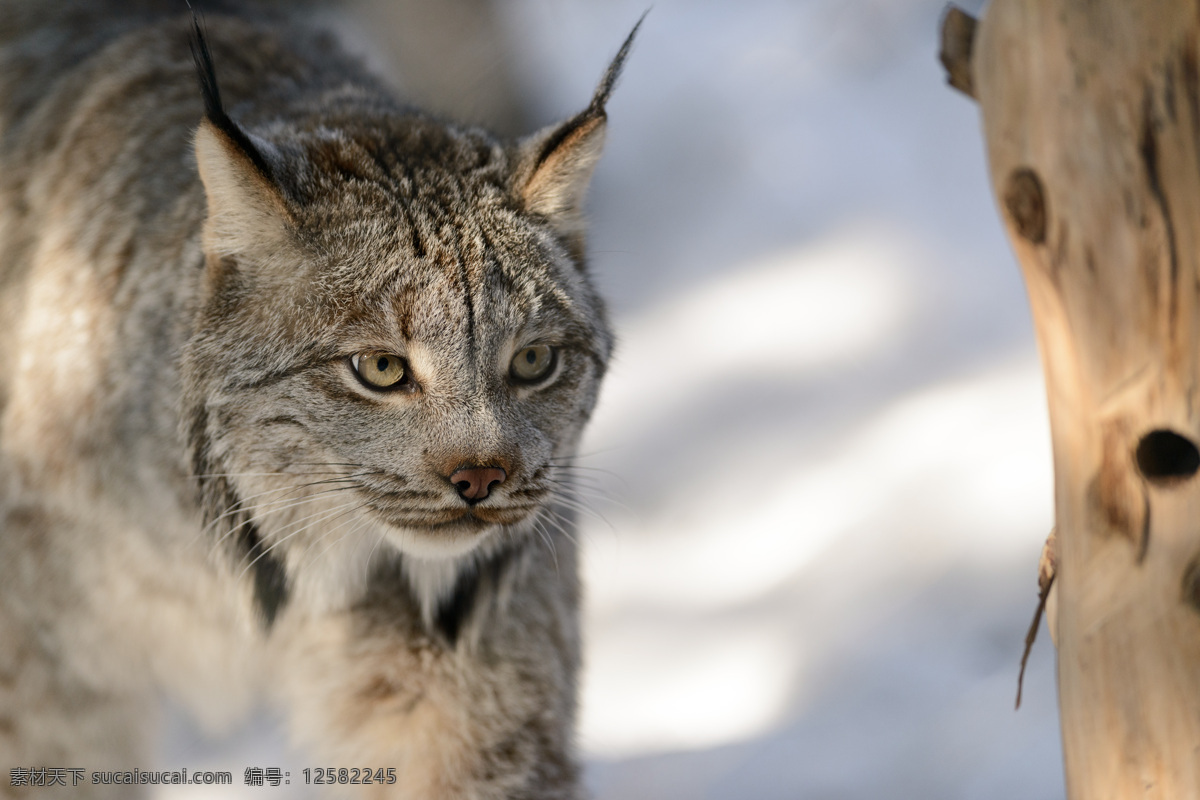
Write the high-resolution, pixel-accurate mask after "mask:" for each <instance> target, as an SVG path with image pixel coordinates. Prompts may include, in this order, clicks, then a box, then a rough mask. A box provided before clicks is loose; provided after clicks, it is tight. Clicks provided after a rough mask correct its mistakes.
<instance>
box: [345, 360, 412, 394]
mask: <svg viewBox="0 0 1200 800" xmlns="http://www.w3.org/2000/svg"><path fill="white" fill-rule="evenodd" d="M350 363H351V364H352V365H353V366H354V371H355V372H356V373H358V377H359V378H360V379H361V380H362V382H363V383H365V384H366V385H367V386H369V387H370V388H372V389H399V388H401V387H402V386H406V385H407V384H408V383H409V381H408V380H407V379H408V367H407V365H406V364H405V363H404V359H402V358H401V357H400V356H398V355H396V354H395V353H359V354H357V355H353V356H351V357H350Z"/></svg>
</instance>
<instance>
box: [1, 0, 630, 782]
mask: <svg viewBox="0 0 1200 800" xmlns="http://www.w3.org/2000/svg"><path fill="white" fill-rule="evenodd" d="M42 8H43V4H40V3H9V4H0V765H3V766H4V768H5V774H4V775H3V776H0V797H8V796H13V797H16V796H21V795H20V794H19V790H17V789H14V788H12V787H10V786H8V774H7V768H8V766H9V765H17V766H43V765H45V766H55V765H63V766H81V767H86V768H93V769H101V768H119V767H142V768H145V767H147V766H149V764H148V760H149V755H148V752H149V751H148V750H147V749H146V747H147V743H148V742H149V741H150V740H151V739H152V738H153V736H152V732H153V724H154V706H155V697H156V695H157V693H158V691H160V690H163V691H167V692H169V693H172V694H173V695H174V696H176V697H177V698H178V699H179V700H181V701H182V702H183V703H184V704H186V705H188V706H190V707H191V708H193V709H194V710H195V711H196V713H197V715H198V716H199V717H200V718H201V719H202V721H204V722H206V723H207V724H209V725H210V726H213V727H217V728H219V727H220V726H221V725H224V724H228V723H229V722H230V721H231V720H233V719H236V718H237V715H238V714H239V713H241V712H242V711H244V710H245V708H246V707H247V706H250V705H253V704H254V702H256V701H257V700H259V699H263V698H269V699H270V700H271V701H272V702H276V703H279V704H280V705H281V707H282V708H283V709H284V711H285V713H286V714H287V716H288V718H289V721H290V725H291V730H292V733H293V735H294V737H295V738H296V739H297V741H299V742H301V743H303V744H305V745H307V746H309V747H310V748H311V749H312V753H313V755H314V756H315V757H317V758H318V759H319V763H322V764H331V765H335V766H346V767H355V766H367V765H371V766H383V767H386V766H394V767H396V768H397V776H398V778H399V781H398V783H397V784H396V785H395V786H392V787H387V789H386V793H385V794H378V793H376V794H371V793H370V792H367V795H364V796H368V795H369V796H372V797H375V796H380V797H382V796H387V797H414V798H415V797H421V798H427V797H428V798H451V797H454V798H460V797H462V798H502V797H522V798H543V797H544V798H551V797H553V798H571V797H577V796H579V793H580V789H579V785H578V774H579V769H578V764H577V761H576V757H575V755H574V749H573V746H572V729H573V724H574V716H575V692H576V674H577V669H578V664H579V629H578V593H579V587H578V582H577V575H576V552H575V547H574V543H573V540H572V538H571V537H570V535H569V527H567V526H569V525H570V513H569V510H568V509H569V508H570V507H572V506H573V505H574V504H575V501H574V500H573V498H572V495H571V490H570V484H571V470H570V462H571V458H572V455H573V453H574V449H575V446H576V443H577V441H578V439H579V436H580V433H581V430H582V427H583V425H584V424H585V423H586V421H587V418H588V416H589V414H590V413H591V410H592V407H593V405H594V403H595V399H596V393H597V390H598V386H599V382H600V379H601V377H602V375H603V373H604V370H605V365H606V363H607V361H608V358H609V354H610V351H611V347H612V337H611V334H610V333H609V329H608V327H607V324H606V322H605V316H604V309H603V305H602V303H601V301H600V299H599V298H598V297H597V295H596V293H595V291H594V289H593V287H592V284H591V283H590V281H589V279H588V276H587V272H586V269H585V265H584V263H583V252H584V249H583V240H582V227H581V208H580V205H581V202H582V197H583V192H584V189H585V187H586V184H587V181H588V179H589V177H590V174H591V170H592V168H593V166H594V164H595V160H596V158H597V157H598V155H599V150H600V146H601V143H602V141H603V131H604V124H605V113H604V102H605V100H606V99H607V96H608V93H609V92H610V91H611V88H612V85H613V83H614V81H615V79H616V76H617V73H618V72H619V69H620V65H621V61H622V60H623V59H624V55H625V53H626V52H627V50H628V42H627V43H626V46H625V47H624V48H623V49H622V51H621V54H620V56H619V57H618V59H617V60H616V61H615V62H614V65H613V67H611V68H610V70H609V73H608V74H606V75H605V77H604V79H603V81H602V83H601V86H600V89H598V90H597V93H596V96H595V99H594V100H593V102H592V104H591V105H590V106H589V107H588V108H587V109H586V110H585V111H584V112H582V113H581V114H579V115H577V116H576V117H574V118H572V119H571V120H568V121H567V122H565V123H563V124H562V125H560V126H555V127H552V128H550V129H547V130H545V131H542V132H540V133H537V134H534V135H532V136H530V137H528V138H526V139H524V140H519V141H516V142H506V141H501V140H498V139H496V138H494V137H492V136H491V135H489V134H487V133H486V132H484V131H481V130H477V129H471V128H461V127H456V126H454V125H449V124H446V123H444V122H441V121H439V120H435V119H433V118H430V117H428V116H426V115H423V114H422V113H420V112H419V111H416V110H414V109H411V108H408V107H405V106H404V105H402V104H401V103H398V102H397V101H396V100H395V99H393V98H392V97H391V96H390V95H389V94H388V92H387V91H386V89H385V88H384V87H383V86H382V85H381V84H380V83H379V82H378V81H376V80H375V79H374V78H372V77H371V76H370V75H368V74H366V73H365V72H364V71H363V70H362V69H361V68H360V67H359V65H358V64H357V63H355V62H354V61H353V60H351V59H349V58H347V57H345V56H343V55H341V54H340V52H339V51H338V49H337V47H336V46H335V44H334V43H333V42H332V40H331V39H330V38H328V37H326V36H324V35H322V34H320V33H319V32H312V31H309V30H307V29H305V28H304V27H303V26H302V25H300V24H299V23H295V22H291V21H288V20H284V19H269V18H267V17H266V16H260V17H258V18H249V17H242V16H234V15H228V14H218V13H210V14H209V16H208V17H207V18H206V19H205V20H204V28H205V30H206V31H207V40H208V45H209V46H210V48H211V58H212V64H213V66H214V74H215V76H216V80H217V82H218V83H219V92H220V100H218V101H217V102H216V105H215V106H214V105H213V103H212V102H210V103H209V106H208V111H207V116H206V111H205V105H204V104H203V103H202V100H201V94H200V91H199V89H198V88H197V81H196V74H195V69H194V66H193V63H192V57H191V52H190V50H189V22H190V21H189V20H188V18H187V16H186V15H185V14H181V13H178V11H176V10H175V4H174V3H162V4H159V3H155V2H149V0H147V1H146V2H136V3H133V2H126V3H117V2H112V3H107V2H97V1H96V0H92V1H91V2H87V3H80V4H78V5H69V4H68V5H66V6H64V7H61V8H58V9H56V11H55V13H53V14H49V13H46V12H45V11H43V10H42ZM201 62H203V58H201ZM210 100H211V98H210ZM214 108H215V109H216V110H215V111H214ZM222 116H223V117H224V119H222ZM534 343H544V344H552V345H554V346H555V347H557V348H558V362H557V367H556V368H555V372H554V374H553V375H552V376H551V377H550V378H549V379H548V380H547V381H546V382H545V383H544V384H542V385H537V386H526V385H522V384H519V383H515V382H514V381H513V380H511V379H509V377H508V364H509V360H510V359H511V358H512V357H513V355H514V353H516V352H517V351H519V350H520V349H521V348H523V347H525V346H528V345H530V344H534ZM363 352H379V353H390V354H397V355H399V356H402V357H404V358H406V359H407V361H408V364H409V366H410V368H411V375H412V381H411V383H409V384H405V387H406V388H405V389H404V390H402V391H394V392H386V393H385V392H378V391H375V390H372V389H370V388H369V387H368V386H367V385H366V384H364V383H363V382H362V381H361V380H360V379H358V378H356V376H355V372H354V368H353V367H352V366H351V360H350V357H351V356H352V355H355V354H357V353H363ZM469 464H481V465H483V464H486V465H489V466H493V467H501V468H503V469H504V470H505V472H506V474H507V479H506V480H505V481H504V482H503V484H500V485H499V486H498V487H496V488H495V489H494V490H493V492H492V493H491V494H490V495H489V497H488V498H487V499H486V500H485V501H483V502H480V503H478V505H475V506H471V507H470V508H469V509H468V506H467V505H466V504H465V502H464V501H463V500H462V499H461V498H459V497H458V495H457V494H456V492H455V489H454V486H453V485H452V484H451V483H450V482H449V480H448V479H447V477H446V476H447V475H449V474H450V473H451V472H452V471H453V470H454V469H455V468H457V467H461V466H463V465H469ZM468 510H469V511H470V514H468V515H467V516H462V514H463V513H464V512H466V511H468ZM564 528H565V529H566V530H564ZM82 788H83V787H81V789H82ZM107 788H108V789H110V790H115V789H119V790H120V791H110V792H109V793H107V794H106V793H105V791H104V789H105V787H91V786H89V787H87V791H83V792H77V793H76V795H73V796H85V795H86V796H91V797H110V796H111V797H122V798H127V797H130V796H132V795H131V793H130V791H129V788H130V787H107ZM374 788H375V789H376V790H378V789H379V787H374Z"/></svg>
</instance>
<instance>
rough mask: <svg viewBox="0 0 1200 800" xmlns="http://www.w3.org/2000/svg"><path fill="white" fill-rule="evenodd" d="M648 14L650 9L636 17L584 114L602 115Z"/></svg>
mask: <svg viewBox="0 0 1200 800" xmlns="http://www.w3.org/2000/svg"><path fill="white" fill-rule="evenodd" d="M649 13H650V9H646V10H645V11H643V12H642V16H640V17H638V21H637V24H636V25H634V26H633V30H631V31H630V32H629V35H628V36H626V37H625V42H624V43H623V44H622V45H621V49H620V50H618V51H617V54H616V56H614V57H613V60H612V63H611V64H609V65H608V69H607V70H605V72H604V77H603V78H601V79H600V85H599V86H597V87H596V93H595V94H594V95H593V96H592V102H591V104H590V105H589V106H588V108H587V111H586V112H584V113H586V114H592V115H602V114H603V113H604V106H605V104H607V103H608V98H609V96H610V95H612V92H613V89H614V88H616V85H617V80H618V79H619V78H620V77H621V70H623V69H624V68H625V58H626V57H627V56H628V55H629V50H630V48H632V47H633V40H634V38H636V37H637V32H638V29H639V28H641V27H642V23H643V22H645V21H646V15H647V14H649Z"/></svg>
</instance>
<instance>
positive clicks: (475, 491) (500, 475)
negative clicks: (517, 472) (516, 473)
mask: <svg viewBox="0 0 1200 800" xmlns="http://www.w3.org/2000/svg"><path fill="white" fill-rule="evenodd" d="M507 477H508V473H506V472H505V471H504V470H502V469H500V467H463V468H462V469H458V470H455V471H454V472H453V474H451V475H450V482H451V483H453V484H454V488H455V489H457V490H458V494H459V496H460V497H462V499H463V500H466V501H467V502H468V503H472V504H474V503H477V502H479V501H480V500H482V499H483V498H485V497H487V496H488V492H489V491H490V490H491V488H492V487H493V486H498V485H499V484H501V483H504V479H505V478H507Z"/></svg>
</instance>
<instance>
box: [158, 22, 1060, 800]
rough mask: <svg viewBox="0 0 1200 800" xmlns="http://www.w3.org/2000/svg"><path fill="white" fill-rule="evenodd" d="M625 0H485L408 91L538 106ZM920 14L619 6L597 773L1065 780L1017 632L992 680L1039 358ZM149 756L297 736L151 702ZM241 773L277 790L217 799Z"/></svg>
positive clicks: (1018, 793)
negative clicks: (163, 735) (448, 55)
mask: <svg viewBox="0 0 1200 800" xmlns="http://www.w3.org/2000/svg"><path fill="white" fill-rule="evenodd" d="M981 4H982V3H981V2H980V1H979V0H977V1H976V2H965V3H962V5H964V6H965V7H966V8H967V10H969V11H972V12H976V13H977V12H979V10H980V6H981ZM403 5H404V4H403V3H402V4H400V5H396V4H394V3H389V2H388V0H377V1H376V3H375V8H374V12H373V13H375V17H374V21H373V22H371V23H370V24H369V25H368V27H371V28H372V29H374V30H375V31H376V32H377V33H383V34H384V37H383V38H385V39H387V38H388V37H387V36H386V31H387V30H388V29H389V28H388V27H387V25H385V24H384V21H387V20H390V22H388V24H394V25H397V26H401V28H402V29H403V31H404V32H403V33H398V34H397V35H396V36H395V37H393V38H392V39H391V40H390V41H391V45H392V47H393V49H394V52H393V56H395V51H397V50H398V51H404V46H405V42H410V43H412V42H415V44H413V45H412V46H413V47H418V46H419V43H420V42H421V41H424V42H425V43H426V46H427V47H436V37H433V36H430V35H427V33H426V32H425V31H423V29H422V28H421V27H420V25H412V26H405V25H404V22H403V19H404V17H403V15H402V13H401V12H402V10H403V9H402V8H401V6H403ZM409 5H411V3H409ZM646 5H647V0H604V2H599V0H501V2H498V3H496V4H494V13H495V15H496V16H495V18H494V20H493V21H492V25H493V28H492V29H493V30H494V29H498V30H499V31H501V32H502V34H503V35H502V41H500V42H499V43H496V42H492V43H491V45H490V49H489V47H484V46H480V47H473V48H471V52H472V53H473V54H474V58H473V60H472V59H470V58H465V57H464V58H463V59H459V60H457V61H455V63H454V69H457V70H458V72H457V74H453V75H451V77H453V78H454V79H455V80H456V81H457V85H459V86H467V87H468V88H470V87H472V86H474V87H476V89H478V88H479V87H483V89H484V91H483V92H482V95H478V92H477V95H478V96H480V97H482V98H483V99H482V100H480V99H478V97H477V98H476V100H474V101H472V100H471V99H470V97H468V96H466V95H465V94H464V95H463V96H449V95H447V94H446V93H445V91H444V90H443V89H439V88H438V86H436V85H433V84H428V85H426V86H424V87H422V86H420V85H418V84H419V81H418V82H416V83H415V84H414V86H415V87H416V88H415V90H414V93H415V94H417V95H418V96H420V95H421V92H422V91H425V92H427V93H428V92H434V94H432V95H430V97H433V98H438V97H441V98H447V97H449V100H448V101H447V102H448V104H449V105H454V103H458V105H459V107H460V108H461V107H463V106H464V105H465V106H466V107H467V108H468V109H469V108H471V107H472V103H474V104H475V106H476V107H478V109H479V111H480V114H481V115H483V116H487V115H488V114H489V113H491V114H493V118H494V119H499V118H498V117H495V112H494V111H489V110H488V109H487V108H484V107H483V106H486V105H487V102H488V99H489V98H492V99H494V98H495V97H496V96H500V95H502V94H503V92H504V91H508V90H511V91H512V92H513V93H514V96H516V97H519V98H521V99H523V101H524V103H525V106H524V110H523V112H522V114H523V117H524V120H525V122H526V123H529V124H532V125H534V126H537V125H541V124H545V123H548V122H550V121H553V120H555V119H558V118H561V117H564V116H566V115H568V114H570V113H573V112H574V111H576V110H578V109H580V108H582V106H583V105H584V104H586V102H587V100H588V98H589V96H590V93H591V91H592V88H593V86H594V85H595V82H596V80H597V79H598V77H599V75H600V73H601V71H602V69H603V67H604V65H605V64H606V63H607V61H608V59H609V58H610V57H611V55H612V54H613V52H615V50H616V48H617V46H618V45H619V44H620V42H621V40H622V39H623V38H624V36H625V34H626V33H627V32H628V30H629V28H630V27H631V26H632V24H633V23H634V22H635V21H636V19H637V18H638V16H639V15H641V13H642V12H643V11H644V10H645V8H646ZM941 10H942V2H941V0H739V2H718V1H717V0H656V2H655V3H654V7H653V10H652V11H651V13H650V15H649V16H648V17H647V19H646V23H645V25H644V26H643V29H642V32H641V35H640V38H639V40H638V43H637V46H636V48H635V50H634V53H633V55H632V57H631V58H630V61H629V63H628V67H627V70H626V73H625V77H624V80H623V81H622V83H621V85H620V87H619V89H618V91H617V92H616V95H615V97H614V99H613V100H612V102H611V103H610V105H609V114H610V129H609V139H608V150H607V153H606V155H605V158H604V161H603V162H602V163H601V166H600V168H599V170H598V173H597V176H596V181H595V184H594V191H593V193H592V195H591V201H590V203H591V209H592V217H593V220H594V222H593V228H592V230H593V237H592V239H591V244H592V263H593V268H594V271H595V274H596V275H597V279H598V281H599V283H600V285H601V286H602V288H603V290H604V293H605V294H606V295H607V296H608V297H609V298H610V300H611V310H612V312H613V319H614V322H615V324H616V327H617V329H618V331H619V334H620V350H619V354H618V357H617V359H616V362H615V365H614V367H613V369H612V371H611V373H610V377H609V378H608V381H607V385H606V389H605V392H604V395H603V398H602V401H601V405H600V407H599V409H598V411H597V414H596V416H595V420H594V423H593V425H592V427H591V431H590V434H589V436H588V439H587V442H586V443H585V445H584V448H583V452H584V453H585V454H587V457H586V458H585V459H584V460H583V462H582V463H583V464H585V465H587V466H589V467H594V468H596V469H597V470H599V471H598V472H596V473H595V476H596V483H597V489H596V492H595V496H592V497H590V498H589V502H590V503H591V505H592V507H593V508H594V509H595V510H596V511H597V512H598V515H602V516H603V519H600V518H599V516H597V517H596V518H589V519H586V520H585V521H584V530H583V540H584V545H585V556H584V572H585V579H586V582H587V589H588V603H587V609H586V625H587V628H586V637H587V670H586V674H585V681H584V691H583V715H582V725H581V732H580V735H581V742H582V745H583V747H584V750H585V753H586V756H587V760H588V773H587V780H588V785H589V786H590V788H591V790H592V791H593V793H594V795H595V797H596V798H598V800H610V799H611V800H617V799H618V798H620V800H637V799H638V798H712V799H713V800H733V799H734V798H739V799H740V798H764V799H769V798H810V799H813V800H826V799H828V800H833V799H834V798H864V799H865V798H894V799H897V800H905V799H907V798H912V799H913V800H917V799H919V800H938V799H939V798H946V799H947V800H950V799H951V798H953V799H954V800H985V799H991V798H995V799H996V800H1000V799H1001V798H1004V799H1005V800H1009V799H1010V798H1022V800H1042V799H1046V800H1052V799H1054V798H1061V797H1062V796H1063V789H1062V773H1061V765H1060V745H1059V740H1058V727H1057V711H1056V700H1055V694H1054V658H1053V650H1052V648H1051V646H1050V643H1049V637H1048V636H1047V635H1046V633H1045V631H1043V632H1042V639H1041V640H1040V641H1039V642H1038V645H1037V647H1036V648H1035V650H1034V654H1033V657H1032V659H1031V663H1030V668H1029V674H1028V675H1027V678H1026V691H1025V699H1024V706H1023V708H1022V709H1021V710H1020V711H1019V712H1014V711H1013V699H1014V694H1015V691H1016V678H1017V665H1018V661H1019V658H1020V655H1021V646H1022V639H1023V636H1024V632H1025V629H1026V626H1027V625H1028V623H1029V620H1030V618H1031V616H1032V614H1033V610H1034V605H1035V602H1036V566H1037V559H1038V554H1039V551H1040V547H1041V543H1042V541H1043V539H1044V538H1045V535H1046V533H1047V532H1048V530H1049V528H1050V525H1051V521H1052V474H1051V469H1050V446H1049V433H1048V428H1047V422H1046V412H1045V403H1044V399H1043V393H1042V385H1041V377H1040V371H1039V367H1038V364H1037V357H1036V351H1035V344H1034V340H1033V335H1032V326H1031V323H1030V320H1029V315H1028V311H1027V308H1026V303H1025V298H1024V293H1023V288H1022V286H1021V282H1020V277H1019V273H1018V270H1017V266H1016V263H1015V261H1014V259H1013V257H1012V255H1011V253H1010V251H1009V249H1008V245H1007V243H1006V241H1005V239H1004V237H1003V233H1002V230H1001V227H1000V223H999V221H998V217H997V214H996V212H995V209H994V207H993V204H992V200H991V193H990V189H989V186H988V183H987V173H986V168H985V163H984V155H983V143H982V139H981V134H980V130H979V122H978V112H977V109H976V107H975V106H974V104H973V103H972V102H970V101H969V100H968V99H967V98H965V97H963V96H962V95H959V94H957V93H955V92H953V91H952V90H950V89H949V88H947V87H946V86H945V85H944V80H943V76H942V72H941V68H940V66H939V65H938V63H937V58H936V52H937V28H938V21H939V15H940V12H941ZM470 23H471V21H470V20H469V19H465V20H460V21H459V22H458V23H456V24H458V25H468V24H470ZM399 29H400V28H397V30H399ZM456 30H461V28H458V29H456ZM431 43H433V44H431ZM385 49H386V47H385ZM395 60H399V61H403V52H401V55H400V56H395ZM393 66H395V63H393ZM501 67H503V69H501ZM447 70H449V71H450V72H453V70H452V69H451V67H450V66H447V67H445V69H444V70H442V71H438V70H434V72H433V75H434V77H437V76H445V75H447V74H450V73H449V72H447ZM497 71H498V72H497ZM497 75H499V78H498V77H497ZM501 79H502V80H501ZM505 81H507V83H505ZM435 83H436V81H435ZM500 84H504V86H507V87H508V89H505V88H504V87H503V86H501V88H495V87H497V86H500ZM430 86H433V88H432V89H431V88H429V87H430ZM488 87H491V88H490V89H489V88H488ZM410 88H412V87H410ZM438 91H441V92H442V94H437V92H438ZM465 91H466V90H464V92H465ZM427 99H428V98H427ZM430 102H434V101H432V100H431V101H430ZM435 104H436V103H435ZM500 124H501V125H511V126H516V125H519V124H520V122H519V120H518V119H517V117H513V118H511V119H508V120H500ZM163 758H164V765H165V766H170V767H178V766H188V767H189V768H190V769H192V770H199V769H232V770H233V771H234V773H235V778H236V779H237V780H236V782H238V783H240V773H241V770H242V769H244V767H245V766H272V765H276V766H288V765H293V766H295V765H301V766H302V765H304V761H303V757H302V756H298V755H296V754H290V753H288V752H287V751H286V749H285V746H284V744H283V743H282V737H281V736H280V735H279V734H278V733H277V732H275V731H274V730H273V728H272V726H271V724H270V723H269V721H266V720H262V721H259V722H258V723H256V724H255V725H253V726H251V728H249V729H247V730H244V731H241V732H240V733H238V734H237V735H236V736H234V737H233V738H231V739H226V740H224V741H221V742H209V741H206V740H204V739H203V738H202V737H201V736H200V735H199V734H198V733H197V732H196V731H194V730H192V729H191V727H190V725H189V723H187V722H185V721H183V720H181V719H176V720H175V721H174V722H173V723H172V729H171V732H170V735H169V736H168V738H167V740H166V742H165V743H164V755H163ZM293 788H295V787H293ZM206 791H211V790H206V789H204V788H203V787H177V788H176V790H175V791H173V792H172V791H164V792H163V793H162V794H161V795H159V796H160V797H162V798H185V797H186V798H192V800H197V799H198V798H201V797H208V796H209V795H207V794H205V792H206ZM239 791H241V792H244V793H245V796H246V797H255V798H260V797H263V796H265V795H264V792H265V793H268V794H269V793H271V792H272V791H279V790H271V789H261V788H260V789H241V790H239V789H236V788H235V789H233V790H228V789H226V790H221V791H220V792H217V793H214V794H212V795H211V796H212V797H221V798H231V797H241V796H242V795H241V794H239Z"/></svg>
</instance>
